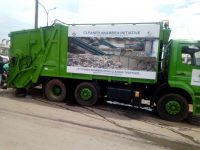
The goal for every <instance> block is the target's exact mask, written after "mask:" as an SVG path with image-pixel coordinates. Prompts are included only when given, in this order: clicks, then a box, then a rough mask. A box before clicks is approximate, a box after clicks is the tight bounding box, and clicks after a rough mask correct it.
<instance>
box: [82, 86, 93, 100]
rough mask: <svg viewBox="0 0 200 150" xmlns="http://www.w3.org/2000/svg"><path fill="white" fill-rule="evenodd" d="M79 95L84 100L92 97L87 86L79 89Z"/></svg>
mask: <svg viewBox="0 0 200 150" xmlns="http://www.w3.org/2000/svg"><path fill="white" fill-rule="evenodd" d="M80 97H81V99H82V100H84V101H89V100H90V99H91V98H92V91H91V89H89V88H83V89H82V90H81V91H80Z"/></svg>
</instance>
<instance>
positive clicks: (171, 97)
mask: <svg viewBox="0 0 200 150" xmlns="http://www.w3.org/2000/svg"><path fill="white" fill-rule="evenodd" d="M157 112H158V114H159V116H160V117H161V118H163V119H165V120H169V121H175V122H178V121H183V120H185V119H186V118H187V117H188V114H189V106H188V103H187V101H186V99H185V98H184V97H183V96H181V95H179V94H174V93H170V94H166V95H164V96H162V97H161V98H160V99H159V100H158V103H157Z"/></svg>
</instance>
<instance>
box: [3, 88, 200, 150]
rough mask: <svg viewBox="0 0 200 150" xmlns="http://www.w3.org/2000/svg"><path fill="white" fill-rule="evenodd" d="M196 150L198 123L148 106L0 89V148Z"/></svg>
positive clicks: (199, 141) (199, 133)
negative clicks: (168, 117)
mask: <svg viewBox="0 0 200 150" xmlns="http://www.w3.org/2000/svg"><path fill="white" fill-rule="evenodd" d="M66 149H68V150H79V149H81V150H129V149H130V150H134V149H136V150H138V149H153V150H160V149H176V150H179V149H180V150H187V149H189V150H199V149H200V128H199V126H196V125H192V124H189V123H187V122H181V123H174V122H169V121H164V120H161V119H160V118H159V117H157V116H156V115H154V114H153V113H151V112H148V111H146V110H139V109H133V108H129V107H124V106H118V105H112V104H103V105H97V106H95V107H81V106H78V105H76V104H75V103H71V102H70V103H67V104H66V103H54V102H50V101H47V100H45V99H44V98H42V94H41V92H40V91H38V92H37V91H36V92H33V93H31V96H30V95H28V96H26V97H25V98H17V97H14V92H13V90H12V89H9V90H0V150H66Z"/></svg>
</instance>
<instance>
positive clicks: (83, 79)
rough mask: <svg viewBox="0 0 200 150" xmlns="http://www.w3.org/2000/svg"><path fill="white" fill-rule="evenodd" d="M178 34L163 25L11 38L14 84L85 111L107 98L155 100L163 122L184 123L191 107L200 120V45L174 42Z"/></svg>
mask: <svg viewBox="0 0 200 150" xmlns="http://www.w3.org/2000/svg"><path fill="white" fill-rule="evenodd" d="M151 28H154V29H152V30H151ZM118 29H119V30H118ZM154 30H155V33H154ZM76 31H77V32H76ZM170 32H171V30H170V29H169V28H168V26H167V25H164V24H163V22H160V23H145V24H116V25H103V24H101V25H95V26H94V25H77V26H74V25H73V26H72V25H61V24H55V25H53V26H48V27H42V28H39V29H31V30H23V31H16V32H11V33H10V40H11V46H10V51H9V57H10V68H9V76H8V80H7V82H8V85H9V86H10V87H14V88H17V89H28V88H30V87H32V86H34V85H38V84H42V85H43V88H44V94H45V95H46V97H47V99H49V100H53V101H63V100H65V99H66V98H68V97H70V96H74V97H75V100H76V101H77V102H78V103H79V104H81V105H94V104H95V103H96V102H97V101H98V100H99V99H100V97H104V96H105V95H107V99H109V100H113V101H120V102H123V103H129V104H132V105H140V104H141V100H142V99H147V100H150V107H155V108H156V109H157V111H158V113H159V115H160V116H161V117H162V118H164V119H167V120H172V121H181V120H183V119H186V118H187V116H188V112H189V104H192V106H193V114H194V115H199V114H200V42H199V41H189V40H171V41H168V40H169V36H170ZM79 33H80V35H79ZM143 34H144V36H143Z"/></svg>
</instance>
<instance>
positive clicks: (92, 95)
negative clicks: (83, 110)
mask: <svg viewBox="0 0 200 150" xmlns="http://www.w3.org/2000/svg"><path fill="white" fill-rule="evenodd" d="M95 85H96V84H94V83H91V82H82V83H80V84H79V85H78V86H77V87H76V89H75V93H74V95H75V100H76V102H77V103H78V104H80V105H82V106H92V105H94V104H96V102H97V101H98V97H99V94H98V93H99V92H98V88H96V86H95ZM85 89H86V90H88V91H89V96H88V95H87V91H86V96H85V97H86V98H85V99H84V98H83V97H82V95H83V93H84V90H85ZM81 93H82V94H81Z"/></svg>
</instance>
